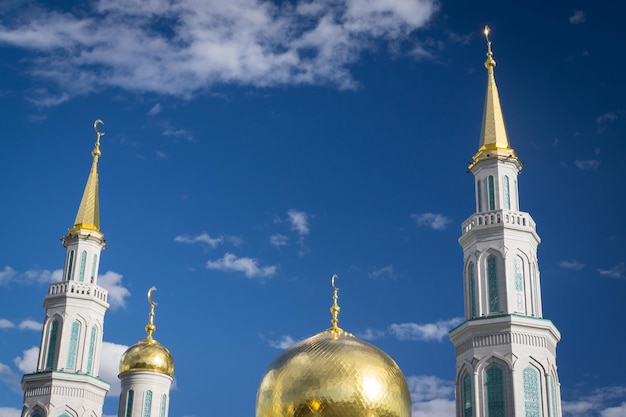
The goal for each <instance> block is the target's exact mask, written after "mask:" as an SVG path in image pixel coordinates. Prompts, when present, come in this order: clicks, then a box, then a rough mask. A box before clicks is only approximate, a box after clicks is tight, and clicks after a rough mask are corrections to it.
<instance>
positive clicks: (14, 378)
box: [0, 362, 22, 393]
mask: <svg viewBox="0 0 626 417" xmlns="http://www.w3.org/2000/svg"><path fill="white" fill-rule="evenodd" d="M0 382H2V383H3V384H5V385H7V386H8V387H9V388H10V389H11V391H13V392H16V393H20V392H22V386H21V384H20V376H19V375H17V374H16V373H15V372H13V370H12V369H11V368H10V367H9V366H8V365H5V364H4V363H2V362H0Z"/></svg>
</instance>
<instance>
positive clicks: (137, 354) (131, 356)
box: [120, 337, 174, 376]
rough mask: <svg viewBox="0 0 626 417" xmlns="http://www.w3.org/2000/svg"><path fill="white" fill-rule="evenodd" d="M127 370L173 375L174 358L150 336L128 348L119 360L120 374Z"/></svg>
mask: <svg viewBox="0 0 626 417" xmlns="http://www.w3.org/2000/svg"><path fill="white" fill-rule="evenodd" d="M128 371H152V372H158V373H161V374H165V375H168V376H173V375H174V358H173V357H172V354H171V353H170V351H169V350H167V348H165V347H164V346H162V345H161V344H160V343H159V342H157V341H156V340H154V339H152V338H151V337H150V338H148V339H145V340H142V341H141V342H139V343H136V344H135V345H133V346H131V347H130V348H128V350H127V351H126V352H124V354H123V355H122V359H121V360H120V374H122V373H124V372H128Z"/></svg>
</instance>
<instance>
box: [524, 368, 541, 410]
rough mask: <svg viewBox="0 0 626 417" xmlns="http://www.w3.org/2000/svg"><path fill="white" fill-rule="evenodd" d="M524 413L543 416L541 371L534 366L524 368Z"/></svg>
mask: <svg viewBox="0 0 626 417" xmlns="http://www.w3.org/2000/svg"><path fill="white" fill-rule="evenodd" d="M524 415H525V417H541V403H540V398H539V372H538V371H537V370H536V369H535V368H533V367H532V366H529V367H527V368H525V369H524Z"/></svg>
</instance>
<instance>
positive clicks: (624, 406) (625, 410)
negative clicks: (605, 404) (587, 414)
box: [600, 402, 626, 417]
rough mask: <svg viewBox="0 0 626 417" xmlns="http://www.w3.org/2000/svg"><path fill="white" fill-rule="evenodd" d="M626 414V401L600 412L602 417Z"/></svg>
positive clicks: (616, 416) (617, 416)
mask: <svg viewBox="0 0 626 417" xmlns="http://www.w3.org/2000/svg"><path fill="white" fill-rule="evenodd" d="M624 416H626V402H623V403H621V404H620V405H619V406H618V407H609V408H607V409H605V410H602V411H601V412H600V417H624Z"/></svg>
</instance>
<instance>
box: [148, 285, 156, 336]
mask: <svg viewBox="0 0 626 417" xmlns="http://www.w3.org/2000/svg"><path fill="white" fill-rule="evenodd" d="M152 291H156V287H151V288H150V289H149V290H148V302H149V303H150V321H149V322H148V324H147V325H146V333H148V337H146V342H152V341H155V340H154V339H152V333H154V331H155V330H156V326H155V324H154V307H156V305H157V303H155V302H154V301H152Z"/></svg>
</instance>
